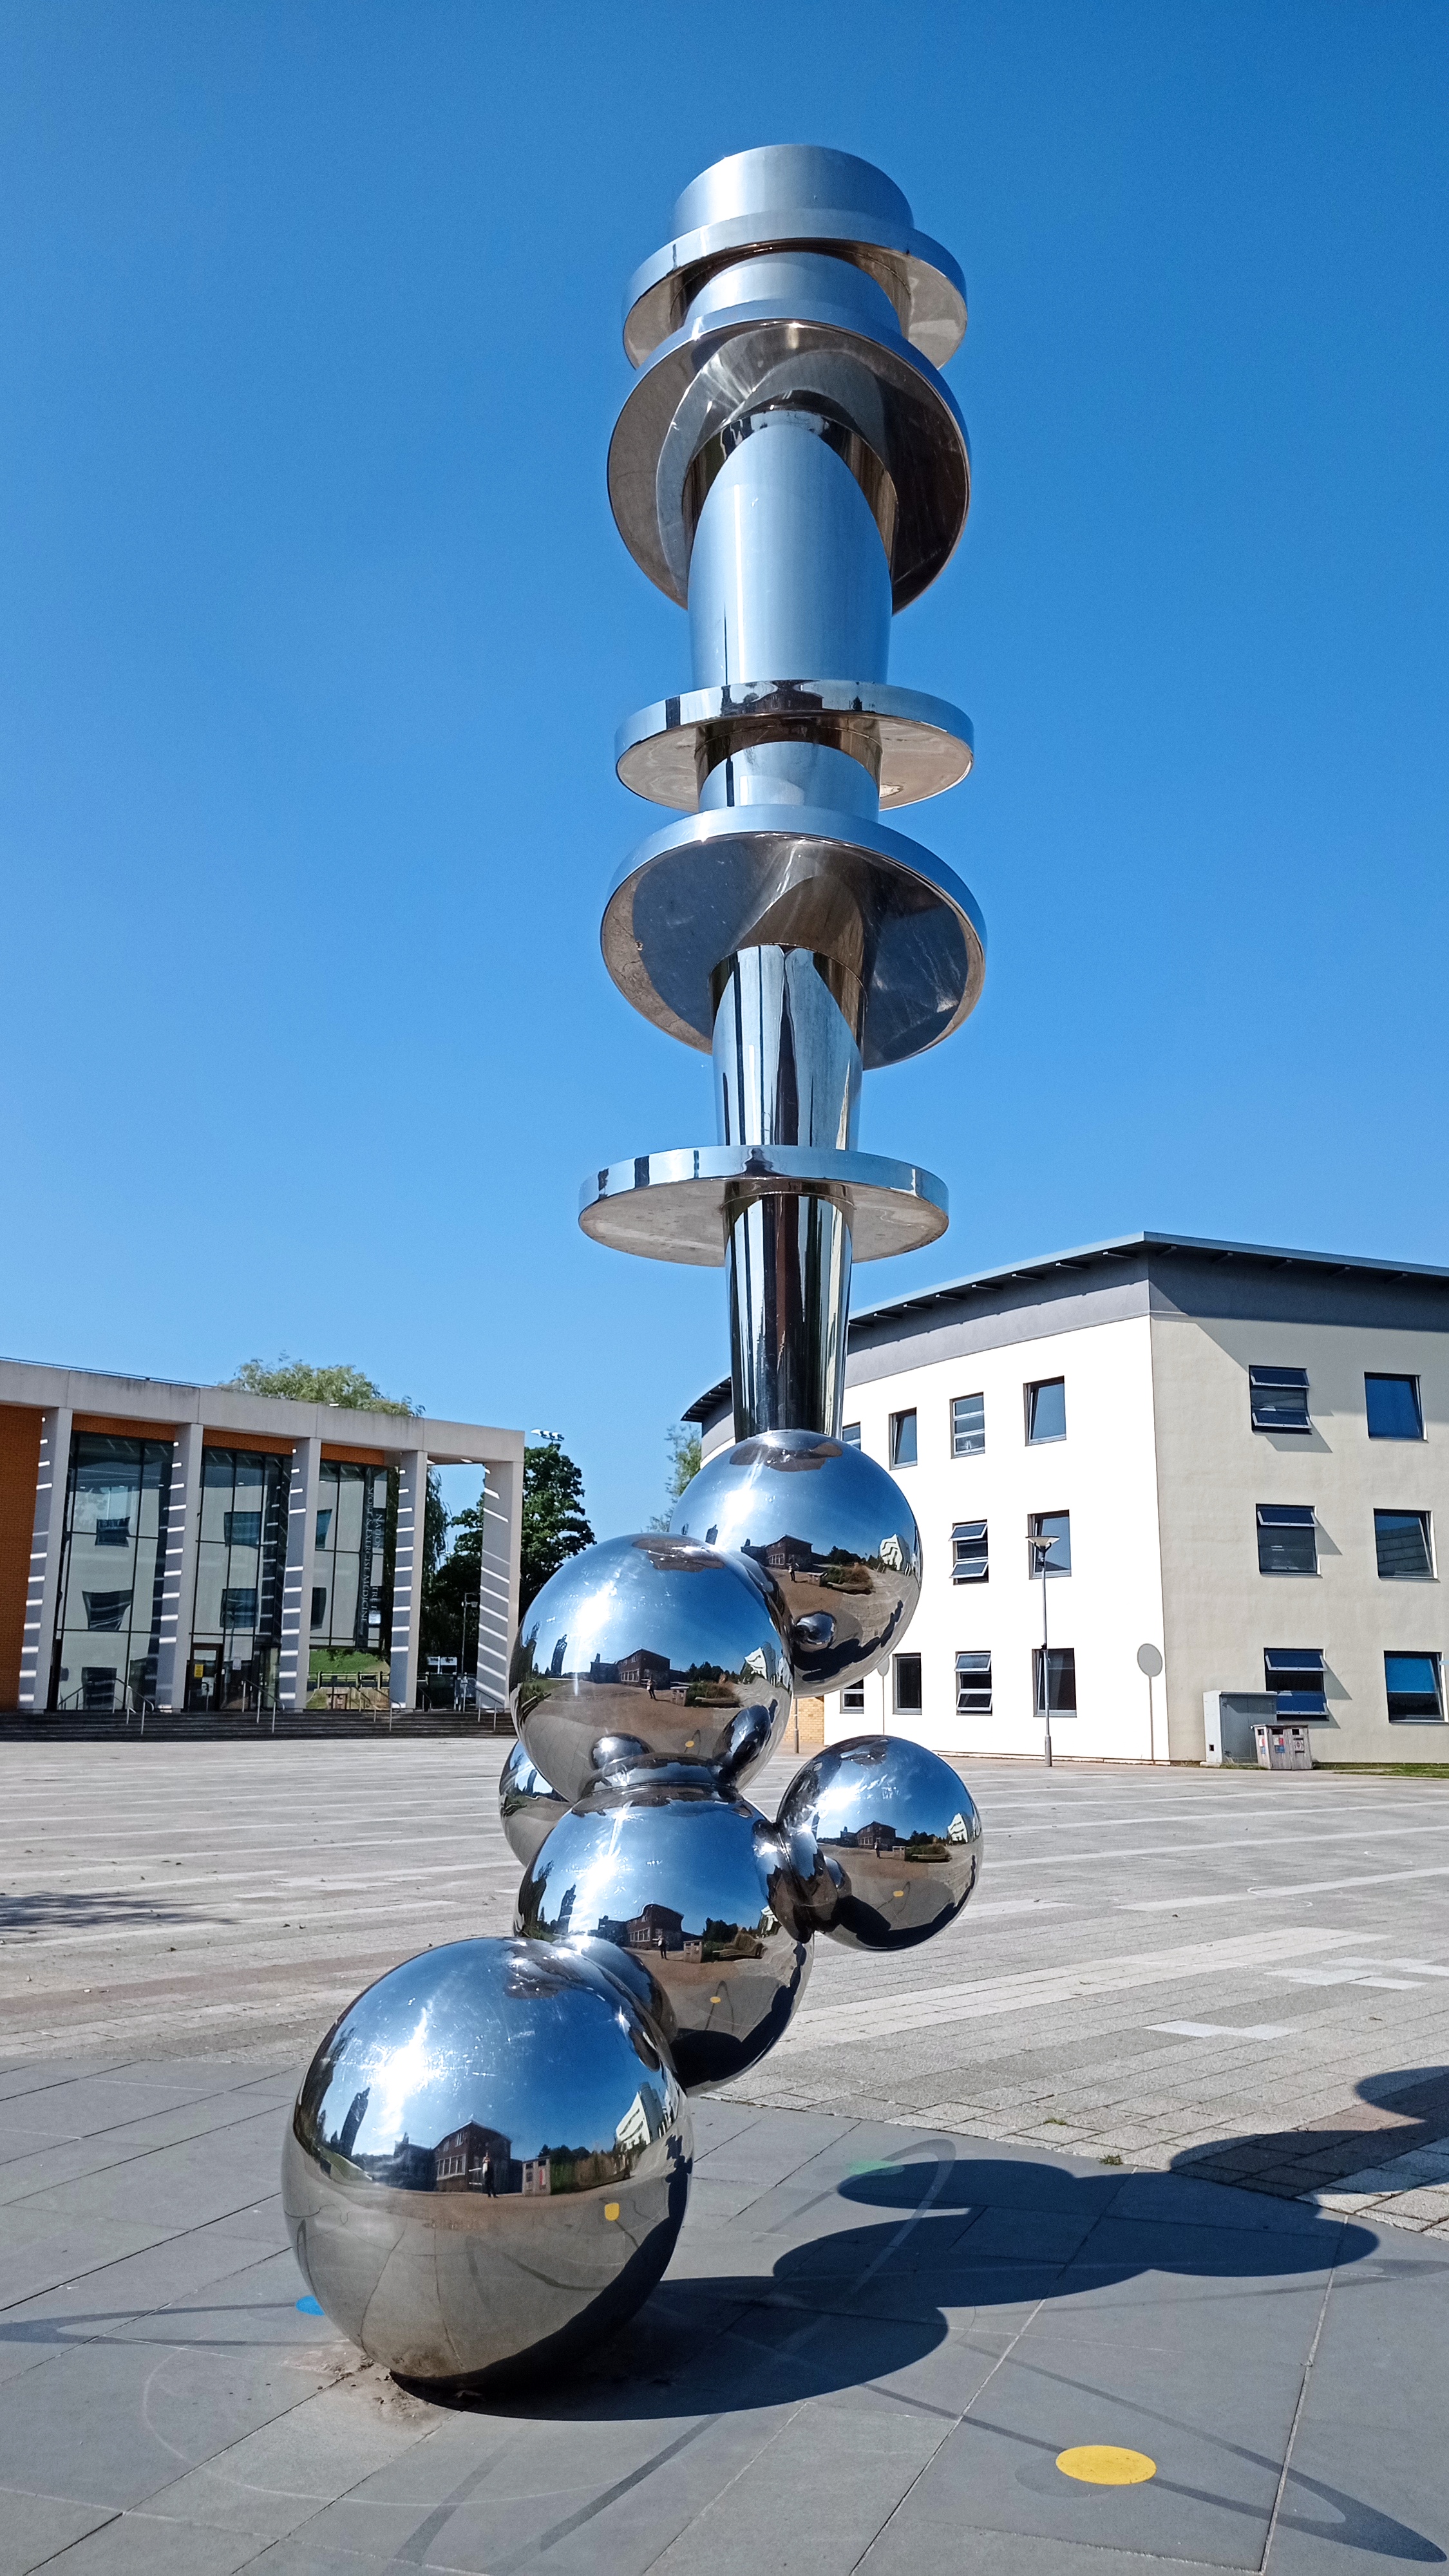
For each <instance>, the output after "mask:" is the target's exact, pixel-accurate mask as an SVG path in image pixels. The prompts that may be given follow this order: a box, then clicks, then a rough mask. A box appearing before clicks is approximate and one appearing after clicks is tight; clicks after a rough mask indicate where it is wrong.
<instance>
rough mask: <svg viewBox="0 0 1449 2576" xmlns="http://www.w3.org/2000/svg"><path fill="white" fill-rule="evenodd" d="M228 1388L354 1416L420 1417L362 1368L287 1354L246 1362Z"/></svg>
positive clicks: (403, 1398) (418, 1409) (418, 1408)
mask: <svg viewBox="0 0 1449 2576" xmlns="http://www.w3.org/2000/svg"><path fill="white" fill-rule="evenodd" d="M225 1383H226V1385H227V1386H234V1387H240V1388H242V1389H243V1390H244V1392H245V1393H246V1394H247V1395H284V1396H286V1397H288V1398H289V1399H290V1401H291V1402H292V1403H293V1404H339V1405H342V1406H344V1407H345V1408H347V1409H348V1410H349V1411H351V1412H354V1413H421V1411H422V1409H423V1408H422V1406H421V1405H420V1404H413V1403H410V1401H409V1399H408V1398H407V1397H406V1396H405V1395H384V1394H383V1391H382V1389H381V1387H380V1386H376V1385H374V1383H373V1381H372V1379H371V1378H370V1377H368V1376H366V1375H365V1374H364V1372H363V1371H362V1370H361V1369H359V1368H351V1367H349V1366H348V1364H347V1363H346V1361H339V1362H338V1363H337V1365H336V1367H335V1368H316V1367H314V1366H313V1364H312V1362H311V1361H310V1360H291V1359H288V1357H287V1354H286V1352H285V1351H283V1352H281V1353H280V1355H279V1356H278V1358H277V1359H275V1360H273V1361H271V1362H270V1363H269V1362H268V1361H266V1360H243V1361H242V1364H241V1367H240V1368H239V1369H238V1370H237V1373H236V1375H235V1377H229V1378H227V1379H226V1380H225Z"/></svg>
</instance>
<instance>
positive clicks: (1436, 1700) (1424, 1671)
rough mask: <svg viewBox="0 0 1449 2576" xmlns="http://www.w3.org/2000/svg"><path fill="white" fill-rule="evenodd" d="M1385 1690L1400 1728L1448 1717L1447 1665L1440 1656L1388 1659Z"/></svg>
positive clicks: (1388, 1657) (1392, 1717)
mask: <svg viewBox="0 0 1449 2576" xmlns="http://www.w3.org/2000/svg"><path fill="white" fill-rule="evenodd" d="M1384 1688H1385V1690H1386V1691H1387V1692H1388V1695H1389V1717H1390V1719H1391V1721H1392V1723H1393V1724H1394V1725H1396V1726H1405V1725H1412V1724H1413V1723H1414V1721H1415V1719H1418V1720H1420V1721H1422V1720H1424V1719H1426V1718H1428V1719H1434V1718H1442V1716H1443V1714H1444V1665H1443V1659H1442V1657H1441V1656H1439V1655H1385V1657H1384Z"/></svg>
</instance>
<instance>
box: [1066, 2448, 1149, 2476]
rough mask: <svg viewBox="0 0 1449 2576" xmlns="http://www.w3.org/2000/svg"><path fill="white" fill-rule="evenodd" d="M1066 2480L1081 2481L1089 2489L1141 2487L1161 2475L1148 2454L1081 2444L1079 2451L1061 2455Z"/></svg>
mask: <svg viewBox="0 0 1449 2576" xmlns="http://www.w3.org/2000/svg"><path fill="white" fill-rule="evenodd" d="M1057 2467H1058V2468H1059V2469H1060V2470H1061V2473H1062V2475H1063V2477H1064V2478H1080V2479H1081V2481H1082V2484H1083V2485H1084V2486H1089V2487H1140V2486H1143V2485H1145V2483H1146V2481H1147V2479H1148V2478H1155V2477H1156V2475H1157V2462H1156V2461H1155V2460H1149V2458H1148V2456H1147V2453H1146V2452H1145V2451H1120V2450H1118V2448H1117V2446H1116V2444H1115V2443H1114V2442H1081V2443H1078V2445H1077V2447H1076V2448H1075V2450H1071V2451H1058V2453H1057Z"/></svg>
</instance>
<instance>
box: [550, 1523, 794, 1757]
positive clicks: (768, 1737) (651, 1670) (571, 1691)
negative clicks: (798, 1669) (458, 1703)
mask: <svg viewBox="0 0 1449 2576" xmlns="http://www.w3.org/2000/svg"><path fill="white" fill-rule="evenodd" d="M782 1618H783V1612H782V1610H781V1609H780V1605H779V1602H778V1596H777V1595H776V1593H775V1589H774V1586H773V1584H772V1582H771V1580H770V1577H769V1576H768V1574H766V1573H765V1572H764V1571H763V1570H761V1569H757V1568H755V1567H752V1566H751V1565H750V1564H748V1563H747V1562H746V1561H745V1560H743V1559H742V1558H740V1557H738V1556H732V1555H728V1554H726V1553H725V1552H724V1551H723V1550H720V1549H715V1548H710V1547H701V1546H696V1545H694V1544H692V1543H691V1542H690V1541H689V1540H687V1539H679V1538H675V1537H672V1536H669V1535H667V1534H665V1533H660V1534H658V1535H655V1534H654V1533H652V1532H646V1533H645V1534H644V1535H642V1536H641V1537H637V1538H619V1539H609V1540H607V1541H605V1543H604V1544H603V1545H602V1546H600V1547H591V1548H586V1549H585V1550H584V1551H583V1553H582V1554H581V1555H579V1556H572V1557H570V1558H569V1559H568V1561H567V1563H566V1564H564V1565H562V1566H560V1568H559V1570H558V1572H557V1574H555V1575H553V1576H552V1577H551V1579H550V1580H549V1581H548V1582H547V1583H546V1584H545V1585H544V1587H543V1590H542V1591H541V1592H540V1593H539V1594H538V1596H537V1598H536V1599H535V1600H534V1601H533V1602H532V1603H531V1604H530V1606H529V1610H528V1613H527V1616H526V1617H525V1619H524V1622H523V1627H522V1630H521V1632H520V1635H519V1639H518V1643H517V1645H516V1646H515V1648H514V1652H513V1664H512V1669H511V1672H510V1675H509V1692H510V1699H511V1703H512V1707H513V1717H514V1724H515V1725H516V1726H517V1728H518V1731H519V1734H520V1735H521V1736H522V1738H523V1741H524V1744H525V1746H526V1748H527V1751H528V1754H529V1757H530V1759H531V1760H532V1761H533V1762H534V1763H535V1764H536V1765H537V1767H538V1769H539V1771H541V1772H542V1773H543V1775H544V1777H545V1778H546V1779H548V1780H551V1781H552V1782H553V1783H554V1785H555V1787H556V1789H557V1791H558V1792H559V1794H560V1797H561V1798H562V1800H563V1802H564V1803H565V1804H571V1803H572V1802H573V1800H574V1799H576V1798H580V1797H582V1796H583V1795H584V1792H585V1791H586V1790H587V1789H588V1787H589V1786H590V1784H591V1782H592V1781H593V1780H595V1779H596V1778H597V1777H598V1775H599V1773H600V1771H601V1770H602V1769H603V1768H604V1766H605V1763H606V1762H607V1761H616V1760H620V1759H623V1760H630V1759H633V1760H640V1759H642V1760H646V1761H647V1760H650V1759H653V1760H655V1761H670V1762H683V1763H686V1764H689V1765H693V1766H698V1767H699V1768H701V1769H712V1770H721V1769H723V1770H725V1771H727V1772H728V1775H729V1777H730V1779H731V1780H732V1782H739V1781H743V1780H745V1779H747V1778H749V1777H750V1775H751V1774H752V1773H753V1772H754V1771H755V1770H757V1769H758V1768H759V1765H760V1764H761V1762H763V1761H764V1760H765V1759H766V1758H767V1757H768V1755H769V1754H770V1753H771V1752H772V1751H773V1749H774V1747H775V1745H776V1744H777V1743H778V1742H779V1740H780V1737H781V1736H782V1735H783V1733H784V1729H785V1720H786V1718H787V1716H788V1714H789V1707H790V1691H791V1675H790V1661H789V1657H788V1655H787V1653H786V1649H785V1643H784V1637H783V1634H782V1626H781V1620H782ZM596 1746H606V1747H607V1748H608V1750H607V1752H605V1753H603V1754H601V1755H599V1756H597V1757H596V1754H595V1747H596Z"/></svg>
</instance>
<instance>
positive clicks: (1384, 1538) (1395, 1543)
mask: <svg viewBox="0 0 1449 2576" xmlns="http://www.w3.org/2000/svg"><path fill="white" fill-rule="evenodd" d="M1374 1552H1375V1554H1376V1556H1377V1557H1378V1561H1379V1572H1380V1574H1381V1575H1383V1576H1384V1578H1385V1580H1392V1579H1393V1578H1395V1577H1397V1576H1400V1575H1409V1576H1413V1575H1416V1574H1417V1575H1420V1576H1423V1575H1426V1574H1427V1575H1432V1573H1433V1571H1434V1552H1433V1530H1432V1525H1431V1522H1430V1519H1429V1515H1428V1513H1427V1512H1375V1514H1374Z"/></svg>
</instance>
